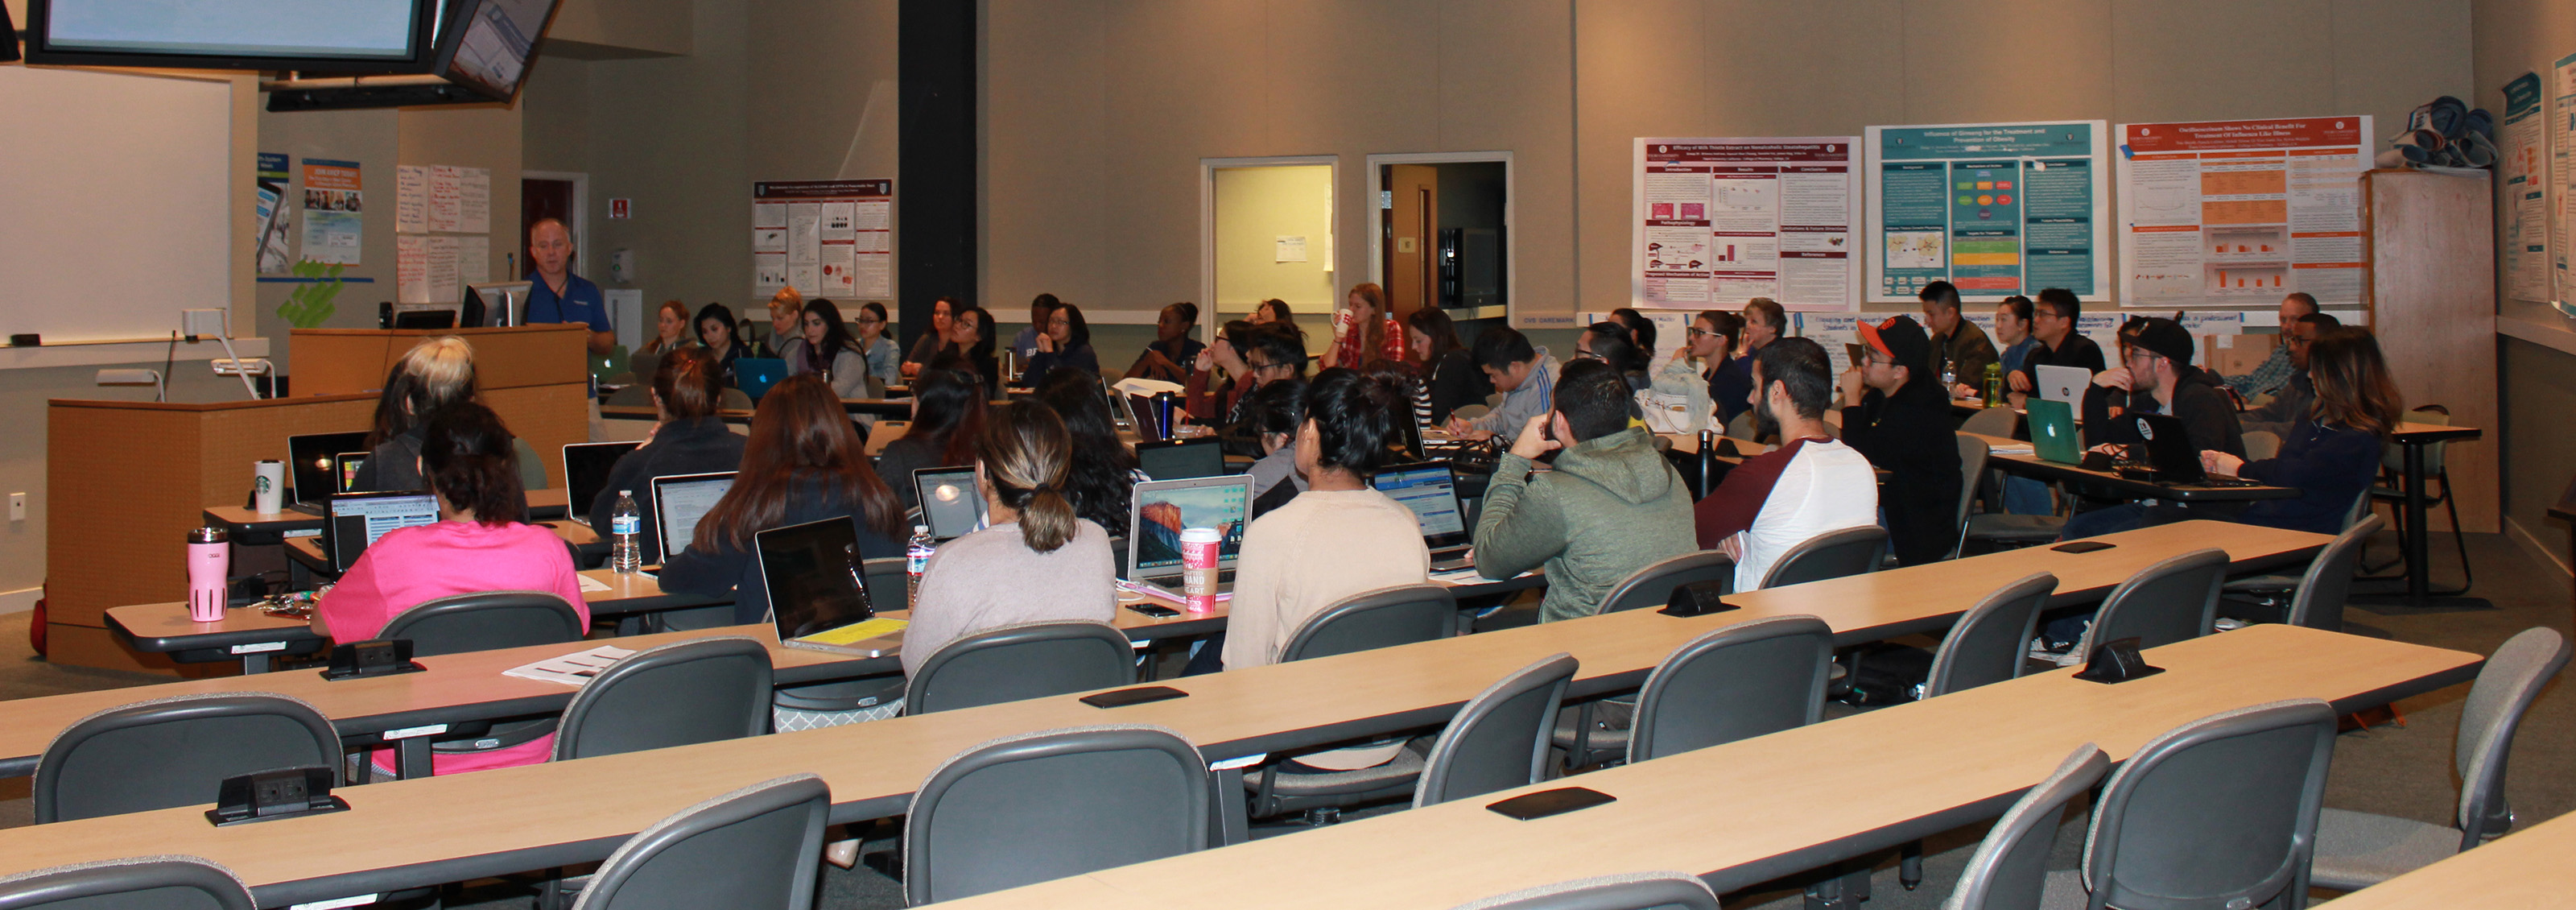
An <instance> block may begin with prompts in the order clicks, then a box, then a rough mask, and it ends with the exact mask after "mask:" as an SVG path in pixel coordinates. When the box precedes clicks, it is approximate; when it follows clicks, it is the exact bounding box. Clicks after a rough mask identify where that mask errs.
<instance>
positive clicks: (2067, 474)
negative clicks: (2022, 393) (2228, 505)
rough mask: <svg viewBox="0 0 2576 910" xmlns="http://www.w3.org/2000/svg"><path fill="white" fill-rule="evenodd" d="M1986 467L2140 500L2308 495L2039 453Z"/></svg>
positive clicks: (1996, 458) (2010, 456)
mask: <svg viewBox="0 0 2576 910" xmlns="http://www.w3.org/2000/svg"><path fill="white" fill-rule="evenodd" d="M1968 435H1970V436H1974V437H1976V438H1978V439H1982V440H1985V441H1986V445H1987V446H1989V447H1991V448H1997V449H2004V448H2013V449H2028V448H2031V444H2030V443H2029V442H2026V441H2023V440H2018V439H2008V438H2005V437H2002V436H1988V435H1985V434H1982V433H1970V434H1968ZM1986 465H1987V466H1988V467H1992V468H1995V469H1998V470H2002V471H2006V472H2010V473H2014V474H2020V475H2023V476H2026V477H2035V478H2038V479H2041V480H2064V481H2074V482H2077V483H2085V484H2091V485H2094V486H2099V487H2104V488H2108V489H2111V490H2115V491H2118V492H2119V493H2121V494H2122V495H2125V496H2134V497H2137V498H2140V499H2169V500H2173V501H2175V502H2243V501H2247V500H2255V499H2297V498H2299V497H2301V496H2304V495H2307V494H2306V493H2305V492H2304V491H2302V490H2300V489H2299V488H2297V487H2267V486H2251V487H2238V486H2203V485H2199V484H2172V483H2157V482H2155V481H2148V480H2131V479H2129V478H2126V477H2122V476H2120V475H2119V473H2118V472H2116V471H2089V470H2085V469H2084V468H2081V467H2078V466H2075V465H2071V464H2062V463H2059V462H2054V461H2049V460H2047V459H2045V458H2041V457H2039V455H2038V454H2037V453H2036V452H1993V453H1990V454H1988V455H1987V456H1986Z"/></svg>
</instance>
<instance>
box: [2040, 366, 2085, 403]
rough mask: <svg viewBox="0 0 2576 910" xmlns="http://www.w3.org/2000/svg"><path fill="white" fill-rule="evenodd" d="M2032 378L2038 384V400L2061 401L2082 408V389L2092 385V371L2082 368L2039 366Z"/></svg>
mask: <svg viewBox="0 0 2576 910" xmlns="http://www.w3.org/2000/svg"><path fill="white" fill-rule="evenodd" d="M2034 373H2035V375H2034V376H2033V377H2032V378H2033V379H2034V380H2035V381H2037V382H2038V383H2039V400H2041V401H2063V402H2066V403H2067V404H2071V405H2075V406H2077V407H2082V406H2083V405H2084V387H2085V386H2088V385H2092V384H2093V371H2092V370H2088V369H2085V368H2083V367H2052V366H2045V365H2043V366H2040V367H2038V368H2036V369H2035V370H2034Z"/></svg>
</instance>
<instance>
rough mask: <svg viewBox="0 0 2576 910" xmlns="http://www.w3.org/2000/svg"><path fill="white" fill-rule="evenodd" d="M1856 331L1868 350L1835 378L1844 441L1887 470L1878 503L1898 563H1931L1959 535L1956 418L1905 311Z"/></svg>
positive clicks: (1929, 352) (1922, 337) (1924, 338)
mask: <svg viewBox="0 0 2576 910" xmlns="http://www.w3.org/2000/svg"><path fill="white" fill-rule="evenodd" d="M1928 305H1929V304H1928V303H1927V306H1928ZM1860 337H1861V340H1862V341H1864V342H1867V343H1868V346H1869V347H1868V350H1867V351H1866V352H1865V353H1866V354H1867V356H1866V357H1865V358H1864V359H1863V361H1862V362H1861V364H1860V365H1858V366H1854V367H1853V368H1851V369H1850V370H1846V371H1844V373H1843V378H1842V392H1843V402H1844V405H1843V442H1845V443H1847V444H1849V445H1850V446H1851V447H1852V448H1855V449H1859V450H1860V453H1861V454H1862V455H1864V456H1867V457H1868V458H1869V461H1870V463H1871V464H1874V465H1877V466H1879V467H1882V468H1886V469H1887V470H1888V473H1889V474H1890V475H1892V476H1891V478H1890V479H1889V480H1888V482H1887V492H1888V494H1889V495H1888V498H1887V499H1886V500H1884V501H1883V503H1882V504H1883V505H1885V506H1886V507H1887V536H1888V543H1889V544H1890V545H1891V547H1892V548H1893V549H1894V550H1895V551H1896V562H1897V564H1899V565H1907V566H1915V565H1922V564H1924V563H1927V562H1936V561H1938V560H1940V559H1941V558H1942V557H1944V556H1947V555H1949V553H1950V544H1951V543H1952V542H1953V541H1955V540H1957V539H1958V534H1959V527H1958V524H1957V522H1956V519H1957V518H1958V511H1959V484H1960V482H1961V480H1960V477H1959V446H1958V442H1957V438H1958V437H1957V430H1956V424H1955V423H1954V422H1953V421H1951V419H1950V402H1949V401H1948V400H1947V396H1945V395H1944V394H1943V388H1942V386H1941V380H1940V379H1939V378H1937V376H1936V375H1935V374H1934V373H1932V371H1931V368H1932V364H1933V363H1934V362H1935V358H1937V357H1938V356H1940V355H1939V353H1938V352H1936V351H1934V350H1933V348H1932V339H1931V336H1929V335H1927V334H1925V333H1924V331H1923V328H1922V327H1921V326H1918V325H1915V324H1914V320H1913V319H1911V318H1908V317H1905V316H1898V317H1895V318H1893V319H1889V320H1887V321H1886V322H1881V323H1877V324H1874V325H1873V324H1871V323H1867V322H1864V323H1861V324H1860Z"/></svg>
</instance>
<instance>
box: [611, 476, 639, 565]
mask: <svg viewBox="0 0 2576 910" xmlns="http://www.w3.org/2000/svg"><path fill="white" fill-rule="evenodd" d="M608 533H609V535H610V540H611V542H610V543H609V545H608V567H609V568H610V569H611V570H614V571H616V572H619V573H621V574H624V573H632V572H634V571H635V570H637V569H640V568H643V566H644V542H643V540H642V538H643V535H644V516H643V515H642V514H641V513H639V512H637V511H636V509H635V491H633V490H619V491H617V506H616V507H615V508H613V509H611V510H610V511H609V513H608Z"/></svg>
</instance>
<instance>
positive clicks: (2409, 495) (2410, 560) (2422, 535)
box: [2401, 442, 2433, 607]
mask: <svg viewBox="0 0 2576 910" xmlns="http://www.w3.org/2000/svg"><path fill="white" fill-rule="evenodd" d="M2431 539H2432V535H2431V534H2430V533H2429V532H2428V531H2427V530H2426V528H2425V527H2424V446H2423V444H2422V443H2414V442H2410V443H2407V444H2406V539H2405V540H2404V541H2402V542H2401V544H2402V545H2403V546H2404V547H2405V548H2406V603H2407V604H2408V605H2409V606H2419V607H2420V606H2423V605H2424V598H2425V597H2426V595H2428V594H2430V593H2432V585H2433V577H2432V573H2431V572H2430V571H2429V569H2430V568H2431V567H2429V566H2426V565H2425V564H2424V562H2425V560H2426V559H2428V558H2430V557H2429V556H2428V554H2427V553H2426V551H2427V550H2428V549H2430V545H2429V542H2430V541H2431Z"/></svg>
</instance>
